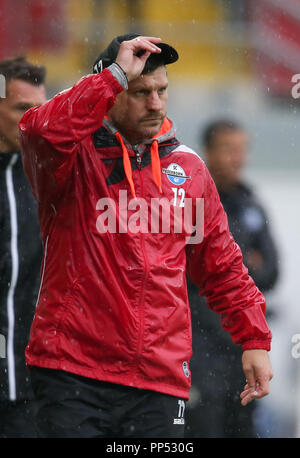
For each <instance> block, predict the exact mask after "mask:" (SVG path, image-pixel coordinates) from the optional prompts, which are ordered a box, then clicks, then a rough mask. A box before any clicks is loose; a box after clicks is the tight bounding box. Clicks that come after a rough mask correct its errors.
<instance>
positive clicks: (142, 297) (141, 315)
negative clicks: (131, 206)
mask: <svg viewBox="0 0 300 458" xmlns="http://www.w3.org/2000/svg"><path fill="white" fill-rule="evenodd" d="M136 156H137V157H136V160H137V163H138V166H139V170H140V171H141V156H140V153H136ZM139 176H140V183H141V195H142V196H143V194H144V193H143V191H144V189H143V177H142V174H141V173H139ZM140 240H141V251H142V253H143V258H144V266H145V269H144V277H143V283H142V288H141V295H140V301H139V319H140V328H139V334H138V348H137V357H136V363H137V364H136V370H137V371H138V367H139V365H138V362H139V359H140V357H141V353H142V349H143V336H144V319H145V314H144V302H145V292H146V283H147V279H148V274H149V262H148V258H147V255H146V249H145V234H143V233H142V232H140Z"/></svg>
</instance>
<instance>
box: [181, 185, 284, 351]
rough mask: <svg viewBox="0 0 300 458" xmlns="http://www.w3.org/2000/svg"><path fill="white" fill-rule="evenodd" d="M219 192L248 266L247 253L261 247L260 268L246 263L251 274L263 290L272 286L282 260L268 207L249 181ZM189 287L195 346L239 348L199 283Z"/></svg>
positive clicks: (234, 235)
mask: <svg viewBox="0 0 300 458" xmlns="http://www.w3.org/2000/svg"><path fill="white" fill-rule="evenodd" d="M219 195H220V199H221V202H222V205H223V207H224V209H225V211H226V213H227V217H228V223H229V228H230V231H231V233H232V235H233V237H234V239H235V241H236V242H237V243H238V245H239V246H240V248H241V250H242V253H243V256H244V264H245V265H246V266H247V262H246V254H247V252H248V251H250V250H252V249H255V250H257V251H259V252H260V254H261V256H262V258H263V266H262V268H261V269H259V270H258V269H256V270H252V269H251V268H250V267H249V266H247V267H248V269H249V274H250V275H251V276H252V278H253V279H254V281H255V283H256V285H257V287H258V288H259V289H260V290H261V291H262V292H267V291H269V290H271V289H272V288H273V286H274V285H275V283H276V281H277V279H278V275H279V270H278V264H279V263H278V261H279V260H278V253H277V249H276V246H275V243H274V240H273V237H272V234H271V231H270V228H269V222H268V217H267V215H266V212H265V210H264V209H263V207H262V205H261V203H260V202H259V200H258V198H257V196H256V195H255V194H254V192H253V191H252V190H251V188H250V187H249V186H248V185H246V184H242V183H241V184H240V185H239V186H237V187H236V188H235V189H234V190H233V191H232V192H230V193H224V192H220V191H219ZM188 289H189V300H190V307H191V314H192V323H193V340H194V342H195V346H196V345H198V344H197V343H196V341H197V342H201V343H200V344H199V345H201V346H205V345H206V344H207V346H208V347H209V350H208V351H210V350H212V352H216V353H219V352H220V351H221V352H226V351H227V352H228V350H229V348H230V352H232V351H239V348H238V347H237V348H235V347H236V346H235V345H233V344H232V342H231V338H230V336H229V334H228V333H227V332H225V331H223V329H222V327H221V325H220V317H219V316H217V315H216V314H215V313H213V312H211V311H210V310H209V309H207V307H206V306H205V304H204V299H203V298H200V297H199V295H198V290H197V287H195V285H194V284H193V283H192V282H191V281H189V280H188ZM267 312H268V304H267ZM231 344H232V345H231ZM194 359H195V358H194Z"/></svg>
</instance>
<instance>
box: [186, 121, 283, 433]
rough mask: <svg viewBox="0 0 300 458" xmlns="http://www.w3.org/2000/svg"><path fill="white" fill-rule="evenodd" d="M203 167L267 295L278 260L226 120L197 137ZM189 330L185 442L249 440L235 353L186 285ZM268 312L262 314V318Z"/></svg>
mask: <svg viewBox="0 0 300 458" xmlns="http://www.w3.org/2000/svg"><path fill="white" fill-rule="evenodd" d="M201 143H202V145H203V147H204V156H205V162H206V165H207V167H208V169H209V171H210V173H211V175H212V177H213V179H214V181H215V183H216V186H217V189H218V192H219V195H220V199H221V202H222V205H223V207H224V209H225V211H226V213H227V216H228V222H229V228H230V231H231V233H232V235H233V237H234V239H235V241H236V242H237V243H238V245H239V246H240V248H241V250H242V253H243V258H244V263H245V265H246V266H247V267H248V270H249V273H250V275H251V276H252V278H253V279H254V281H255V283H256V285H257V286H258V288H259V289H260V290H261V291H263V292H264V293H266V292H268V291H270V290H271V289H272V288H273V287H274V286H275V284H276V282H277V279H278V254H277V249H276V246H275V242H274V240H273V238H272V235H271V231H270V227H269V222H268V217H267V214H266V211H265V209H264V208H263V206H262V204H261V203H260V201H259V198H258V197H257V196H256V195H255V193H254V192H253V190H252V189H251V187H250V186H249V185H248V184H247V183H245V182H244V179H243V176H242V174H243V171H244V168H245V165H246V162H247V157H248V154H249V135H248V133H247V132H246V131H245V129H244V128H243V127H242V126H241V125H240V124H238V123H236V122H234V121H232V120H230V119H224V120H223V119H220V120H215V121H213V122H211V123H210V124H208V125H207V126H206V128H205V129H204V131H203V134H202V137H201ZM188 290H189V300H190V307H191V314H192V327H193V357H192V359H191V371H192V374H193V382H192V388H191V396H190V402H189V403H188V404H187V414H186V419H187V424H186V436H187V437H254V436H255V435H256V432H255V422H254V417H253V414H254V409H255V402H254V403H251V404H248V405H247V406H241V404H240V401H239V386H240V385H241V384H242V383H243V381H244V374H243V371H242V370H241V365H240V359H241V351H240V348H239V347H237V346H236V345H233V343H232V340H231V339H230V337H229V335H228V333H226V332H224V330H223V329H222V327H221V326H220V323H219V317H218V316H217V315H216V314H214V313H212V312H211V310H209V309H208V307H207V306H206V304H205V299H204V298H201V297H200V296H199V294H198V288H197V287H196V286H195V285H194V284H193V283H192V282H191V281H190V280H189V279H188ZM268 314H269V315H270V314H271V311H269V310H268V308H267V316H268Z"/></svg>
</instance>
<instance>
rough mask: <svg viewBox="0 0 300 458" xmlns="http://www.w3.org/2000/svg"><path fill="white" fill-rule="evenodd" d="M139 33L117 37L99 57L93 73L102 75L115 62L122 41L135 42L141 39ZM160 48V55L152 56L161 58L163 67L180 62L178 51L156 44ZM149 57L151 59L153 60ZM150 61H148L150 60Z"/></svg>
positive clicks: (162, 44) (166, 45) (165, 45)
mask: <svg viewBox="0 0 300 458" xmlns="http://www.w3.org/2000/svg"><path fill="white" fill-rule="evenodd" d="M140 36H141V35H140V34H138V33H128V34H126V35H119V36H118V37H115V38H114V39H113V40H112V42H111V43H110V44H109V45H108V46H107V48H106V49H105V50H104V51H103V52H102V53H101V54H100V55H99V56H98V58H97V60H96V61H95V62H94V65H93V73H100V72H101V71H102V70H103V69H104V68H106V67H109V65H111V64H112V63H113V62H115V60H116V58H117V55H118V52H119V49H120V45H121V43H122V41H129V40H133V39H134V38H137V37H140ZM155 45H156V46H157V47H158V48H160V49H161V53H159V54H151V56H153V55H155V56H159V57H160V59H161V62H162V65H167V64H172V63H173V62H176V61H177V60H178V53H177V51H176V49H174V48H173V47H172V46H170V45H168V44H166V43H158V44H155ZM151 56H150V57H149V59H150V58H151ZM149 59H148V60H149Z"/></svg>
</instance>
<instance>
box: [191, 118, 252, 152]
mask: <svg viewBox="0 0 300 458" xmlns="http://www.w3.org/2000/svg"><path fill="white" fill-rule="evenodd" d="M237 130H244V128H243V126H242V125H241V124H239V123H238V122H236V121H233V120H230V119H218V120H216V121H213V122H210V123H209V124H208V125H207V126H206V127H205V128H204V130H203V132H202V133H201V137H200V144H202V145H203V146H204V147H205V148H211V147H212V145H213V143H214V140H215V137H216V136H217V135H218V134H220V133H221V132H225V131H229V132H230V131H231V132H233V131H237Z"/></svg>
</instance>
